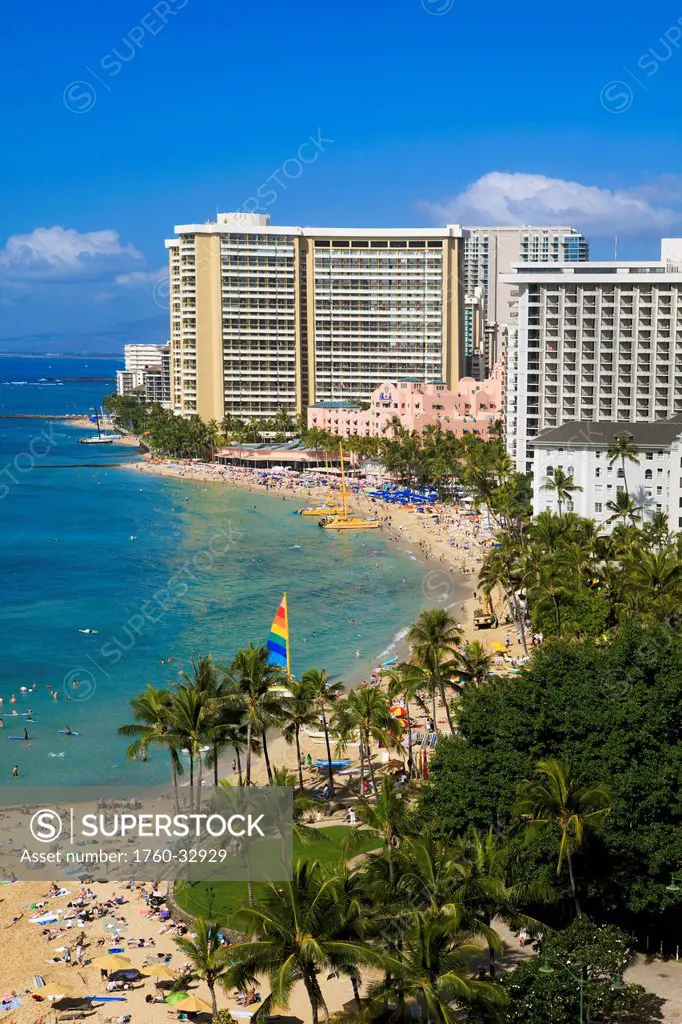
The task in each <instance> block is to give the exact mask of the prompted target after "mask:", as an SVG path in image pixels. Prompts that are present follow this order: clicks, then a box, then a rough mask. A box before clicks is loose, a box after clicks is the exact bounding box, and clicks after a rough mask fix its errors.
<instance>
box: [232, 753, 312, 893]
mask: <svg viewBox="0 0 682 1024" xmlns="http://www.w3.org/2000/svg"><path fill="white" fill-rule="evenodd" d="M268 785H270V786H281V787H282V788H284V789H295V788H296V776H295V775H294V773H293V772H290V771H289V769H288V768H286V767H282V768H273V769H272V778H271V779H270V782H269V783H268ZM318 806H319V805H318V801H317V800H315V799H313V797H311V796H306V795H305V793H302V792H301V793H294V799H293V803H292V804H291V805H289V803H288V801H282V803H281V804H279V803H276V804H275V807H274V808H273V813H274V814H275V815H277V813H278V812H279V813H280V814H281V818H280V820H279V822H278V823H277V829H276V831H278V832H279V835H280V837H281V840H282V863H283V864H286V863H287V858H286V846H285V839H286V837H287V836H288V835H289V833H290V832H291V834H292V836H293V838H294V839H296V840H297V841H298V842H299V843H300V845H301V846H306V845H307V844H308V843H311V842H312V841H313V840H317V841H318V842H324V841H325V840H326V838H327V837H326V836H325V834H324V829H319V828H309V827H308V826H307V825H304V824H303V818H304V816H305V815H306V814H308V813H309V812H310V811H314V810H316V809H317V807H318ZM290 810H291V814H290ZM292 821H293V824H292ZM251 902H252V901H251Z"/></svg>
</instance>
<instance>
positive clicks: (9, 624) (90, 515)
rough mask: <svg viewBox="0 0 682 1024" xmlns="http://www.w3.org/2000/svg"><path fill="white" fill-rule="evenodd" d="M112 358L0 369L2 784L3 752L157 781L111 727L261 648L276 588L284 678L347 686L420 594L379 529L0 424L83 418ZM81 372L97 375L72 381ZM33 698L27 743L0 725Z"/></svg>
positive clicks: (378, 654) (64, 437) (45, 776)
mask: <svg viewBox="0 0 682 1024" xmlns="http://www.w3.org/2000/svg"><path fill="white" fill-rule="evenodd" d="M29 364H30V365H29ZM120 365H121V362H120V361H119V360H110V361H106V360H97V364H96V368H94V369H93V368H92V367H91V366H89V364H88V359H87V358H83V359H76V358H68V357H65V358H63V359H60V360H59V365H58V366H57V367H55V366H54V365H52V364H51V362H50V358H45V359H44V360H42V361H41V360H36V358H35V357H33V356H31V357H30V358H28V359H27V358H24V357H14V359H4V360H2V362H1V363H0V519H1V521H2V540H1V541H0V544H1V551H2V565H3V570H4V579H5V587H4V588H3V593H2V596H1V597H0V614H1V615H2V621H3V625H4V635H5V651H4V655H5V656H4V658H3V670H2V675H1V676H0V696H1V697H2V700H3V704H2V707H1V708H0V711H1V712H2V715H3V722H4V728H3V729H2V730H0V748H2V749H3V752H4V755H5V756H4V758H3V759H2V762H1V763H0V782H4V779H5V778H6V779H7V783H10V782H11V783H12V784H14V780H11V778H10V773H11V768H12V765H14V764H17V765H18V766H19V772H20V778H19V782H20V783H21V782H23V783H24V784H32V785H35V784H39V783H43V784H67V783H69V784H79V783H82V784H85V783H88V784H91V785H107V784H114V783H118V782H121V783H123V782H126V783H137V782H139V783H140V784H143V783H149V782H163V781H166V780H167V777H168V761H167V757H166V756H165V755H164V754H163V753H162V752H161V751H151V752H150V757H149V760H148V761H147V762H146V763H144V764H143V763H142V762H132V761H130V760H129V759H127V758H126V755H125V747H126V741H125V740H123V739H121V738H120V737H118V736H117V733H116V730H117V728H118V726H119V725H121V724H123V723H125V722H128V721H130V712H129V701H130V699H131V698H132V697H133V696H135V694H137V693H138V692H140V691H141V690H142V689H143V688H144V686H145V684H146V683H148V682H149V683H152V684H154V685H156V686H161V685H165V684H169V683H173V682H177V681H178V676H179V673H180V672H181V671H183V670H185V671H190V670H191V659H192V658H196V657H198V656H199V655H203V654H208V653H211V654H213V656H214V657H215V658H216V659H217V660H219V661H220V662H222V663H224V664H226V663H228V662H229V661H230V659H231V657H232V656H233V654H234V653H235V652H236V650H237V649H238V648H239V647H243V646H246V645H248V643H249V642H250V641H253V642H254V643H264V642H265V640H266V638H267V636H268V633H269V629H270V624H271V621H272V617H273V615H274V613H275V610H276V608H277V605H278V603H279V601H280V599H281V596H282V592H283V591H285V590H286V591H287V594H288V602H289V616H290V630H291V650H292V671H293V672H294V674H300V673H301V672H302V671H304V670H305V669H307V668H311V667H315V668H324V669H326V670H327V672H328V673H329V674H330V676H332V677H334V678H336V679H345V680H347V681H356V680H357V679H358V678H359V677H361V676H362V675H363V674H365V672H366V673H367V674H368V673H369V670H370V668H371V667H373V666H375V665H377V664H378V663H379V660H380V659H382V658H387V657H388V656H389V654H390V653H391V652H392V650H393V647H394V645H395V643H396V642H397V641H398V640H399V638H400V636H401V635H402V633H403V632H404V630H405V628H406V627H407V625H408V624H409V623H410V622H411V621H412V620H413V619H414V618H415V617H416V615H417V614H418V613H419V611H420V610H421V608H422V607H423V606H424V604H426V599H425V598H424V595H423V593H422V579H423V574H424V566H423V562H421V561H420V560H418V559H417V558H416V556H415V555H413V554H411V553H410V552H408V551H401V550H399V549H398V548H397V547H396V546H394V545H391V544H390V543H389V542H388V540H387V539H386V537H385V536H384V535H383V533H382V532H381V531H371V532H370V533H357V534H342V535H338V534H330V533H328V532H326V531H323V530H320V529H319V528H318V526H317V522H316V520H310V519H305V518H303V517H301V516H297V515H295V514H294V510H295V505H294V504H293V502H291V501H290V500H286V501H285V500H283V499H282V496H281V495H278V494H273V493H270V494H265V493H261V492H249V491H247V490H244V489H238V488H234V487H231V488H228V487H223V486H219V485H211V486H207V485H202V484H197V483H193V482H189V481H182V480H175V479H172V478H167V477H157V476H152V475H146V474H144V473H139V472H133V471H131V470H130V469H128V468H126V467H125V466H121V465H120V463H127V462H131V461H133V460H135V459H137V458H138V456H137V454H136V453H135V452H134V451H133V450H131V449H130V447H124V446H117V445H112V446H111V447H109V446H107V447H106V449H100V448H94V449H93V448H92V447H88V446H81V445H78V443H77V439H78V437H79V436H81V435H82V433H83V432H82V430H79V429H78V428H76V427H74V426H72V425H69V424H66V423H64V422H63V421H61V420H55V421H50V420H49V419H48V420H38V419H36V420H31V419H6V418H2V417H7V416H11V415H16V414H26V413H34V414H37V415H42V416H51V415H53V416H59V415H63V414H65V413H87V411H88V409H90V408H92V407H93V406H97V405H99V404H100V403H101V400H102V398H103V397H104V396H105V395H106V394H107V393H109V392H110V391H111V390H113V378H114V373H115V369H116V368H118V367H119V366H120ZM88 376H93V377H94V376H96V377H107V378H108V380H107V381H83V380H80V381H75V380H73V378H75V377H80V378H83V377H88ZM51 378H61V380H60V382H57V381H55V380H53V379H52V380H51ZM109 380H110V381H111V382H110V383H109ZM88 630H90V631H92V632H85V631H88ZM95 631H96V632H95ZM34 685H35V689H33V687H34ZM22 688H25V689H23V690H22ZM55 693H56V695H57V699H54V697H53V694H55ZM12 696H14V697H15V699H16V702H15V703H11V698H12ZM29 709H31V710H32V712H33V718H34V723H33V724H31V725H29V726H28V731H29V736H30V737H31V739H30V743H29V745H26V744H25V743H24V742H23V740H22V739H21V738H20V739H10V737H14V736H19V737H23V730H24V722H25V716H26V714H27V712H28V710H29ZM14 711H16V712H17V714H16V715H14V714H13V712H14ZM67 726H68V727H69V728H70V729H71V730H72V731H74V732H77V733H78V736H66V735H64V734H63V733H60V731H59V730H64V729H65V728H66V727H67Z"/></svg>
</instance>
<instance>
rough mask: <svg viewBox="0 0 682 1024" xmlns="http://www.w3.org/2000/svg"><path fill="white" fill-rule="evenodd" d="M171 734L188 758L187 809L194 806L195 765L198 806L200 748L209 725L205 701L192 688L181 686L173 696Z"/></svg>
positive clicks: (200, 770)
mask: <svg viewBox="0 0 682 1024" xmlns="http://www.w3.org/2000/svg"><path fill="white" fill-rule="evenodd" d="M170 716H171V732H172V733H174V734H175V735H176V736H178V737H179V738H180V742H181V746H182V748H183V749H184V750H186V751H187V754H188V756H189V792H190V806H193V804H194V765H195V764H198V776H197V787H198V788H197V806H198V805H199V803H200V801H201V785H202V775H203V758H202V747H203V745H204V743H205V741H206V731H207V728H208V725H209V709H208V700H207V698H206V696H205V694H203V693H202V692H201V691H200V690H198V689H197V688H196V687H195V686H188V685H186V684H183V685H181V686H178V688H177V690H176V691H175V693H174V694H173V701H172V704H171V707H170Z"/></svg>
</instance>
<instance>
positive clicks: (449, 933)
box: [370, 913, 504, 1024]
mask: <svg viewBox="0 0 682 1024" xmlns="http://www.w3.org/2000/svg"><path fill="white" fill-rule="evenodd" d="M480 952H481V949H480V946H478V945H477V944H475V943H474V942H471V941H470V937H469V936H468V935H467V934H466V933H462V932H460V931H458V930H457V929H456V928H455V927H453V921H452V920H451V919H449V918H440V919H439V918H435V917H430V916H425V915H423V914H420V913H414V914H412V916H411V921H410V927H409V928H408V930H407V932H406V933H405V934H404V935H403V937H402V942H401V945H400V948H399V949H396V950H395V951H394V952H392V953H385V954H384V955H383V956H382V958H381V966H382V967H383V969H384V971H385V972H386V976H385V978H384V980H383V981H382V982H379V984H377V985H374V986H373V987H372V989H371V991H370V1000H371V1001H370V1009H371V1010H374V1009H376V1010H377V1011H380V1010H382V1009H384V1010H385V1009H386V1008H387V1004H388V1003H389V1001H390V1002H391V1003H394V1002H397V1007H396V1008H395V1010H393V1011H392V1013H391V1019H392V1020H394V1021H399V1022H404V1021H407V1020H409V1019H410V1017H411V1014H410V1004H412V1003H415V1002H416V1003H417V1004H418V1005H419V1006H421V1007H423V1008H424V1012H425V1015H426V1020H427V1021H429V1022H436V1024H450V1022H455V1021H460V1020H461V1019H462V1006H463V1005H464V1006H470V1005H472V1004H476V1003H478V1004H482V1006H483V1008H484V1009H488V1010H491V1009H492V1008H493V1007H495V1006H496V1005H500V1004H502V1003H503V1002H504V993H503V990H502V988H501V987H500V986H498V985H497V984H496V983H495V982H492V981H474V980H472V979H471V977H470V974H469V970H468V969H467V968H468V965H469V964H470V962H471V961H472V960H473V959H475V958H476V957H477V956H480Z"/></svg>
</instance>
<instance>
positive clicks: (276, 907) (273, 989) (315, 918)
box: [222, 861, 378, 1024]
mask: <svg viewBox="0 0 682 1024" xmlns="http://www.w3.org/2000/svg"><path fill="white" fill-rule="evenodd" d="M236 916H237V918H238V921H237V924H238V927H239V930H240V932H242V933H243V934H245V935H246V936H247V938H246V939H245V940H244V941H243V942H239V943H236V944H233V945H231V946H230V947H229V957H230V961H231V962H232V965H233V966H232V967H231V968H230V970H229V971H228V972H227V974H226V975H224V976H223V979H222V983H223V985H224V986H225V988H226V989H229V988H233V987H234V986H236V987H238V988H243V987H244V986H245V985H249V984H254V983H256V981H257V978H258V977H259V976H262V975H266V976H267V977H268V979H269V982H270V994H269V995H268V996H267V997H266V998H265V999H264V1000H263V1002H262V1003H261V1005H260V1006H259V1008H258V1010H257V1011H256V1013H255V1014H254V1016H253V1018H252V1020H253V1021H254V1022H256V1024H258V1022H260V1021H262V1020H265V1018H266V1017H267V1016H268V1014H270V1013H272V1011H273V1009H274V1007H275V1006H277V1007H281V1008H283V1009H286V1008H288V1005H289V997H290V994H291V990H292V988H293V986H294V985H295V984H296V982H297V981H302V982H303V985H304V986H305V990H306V992H307V994H308V999H309V1001H310V1008H311V1014H312V1024H319V1015H320V1011H321V1012H322V1013H323V1015H324V1017H325V1020H326V1021H329V1011H328V1009H327V1006H326V1004H325V1001H324V998H323V996H322V990H321V989H320V984H319V981H318V974H319V973H320V972H321V971H322V970H325V969H326V970H332V971H335V970H343V971H344V972H347V971H348V970H349V969H350V968H352V967H353V966H355V965H357V964H361V963H376V962H378V954H375V953H372V951H371V950H370V949H369V947H368V946H365V945H364V944H363V943H362V942H360V941H358V940H357V939H351V940H348V939H346V938H345V937H344V929H345V927H346V919H345V915H344V912H343V907H342V905H341V903H340V902H339V900H338V898H337V886H336V884H335V882H334V876H333V875H332V874H329V875H325V873H324V872H323V871H322V869H321V868H320V865H319V863H318V862H317V861H296V862H295V864H294V869H293V878H292V880H291V881H285V882H278V883H277V884H269V885H267V886H266V887H265V889H264V893H263V895H262V897H261V898H260V899H259V900H258V903H257V905H256V906H255V907H247V908H244V909H243V910H241V911H240V912H239V913H238V914H237V915H236Z"/></svg>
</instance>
